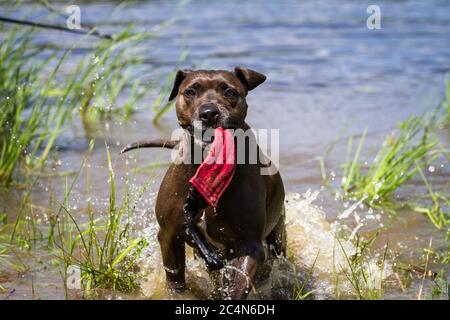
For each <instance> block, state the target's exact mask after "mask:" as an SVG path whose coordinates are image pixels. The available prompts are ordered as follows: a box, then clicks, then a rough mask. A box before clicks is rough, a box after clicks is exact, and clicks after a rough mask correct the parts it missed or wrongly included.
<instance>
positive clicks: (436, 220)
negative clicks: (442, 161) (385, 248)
mask: <svg viewBox="0 0 450 320" xmlns="http://www.w3.org/2000/svg"><path fill="white" fill-rule="evenodd" d="M417 169H418V172H419V174H420V177H421V178H422V180H423V182H424V184H425V186H426V187H427V190H428V193H429V199H430V200H431V206H428V207H424V206H421V205H419V204H409V206H410V207H411V208H412V209H413V210H415V211H417V212H420V213H422V214H424V215H425V216H426V217H427V218H428V219H429V220H430V221H431V222H432V223H433V225H434V226H435V227H436V228H437V229H442V228H443V227H445V226H449V225H450V212H448V211H445V209H444V207H446V208H447V210H450V199H449V198H448V196H449V195H445V194H442V193H439V192H436V191H433V188H432V185H431V183H430V182H429V181H428V180H427V178H426V177H425V174H424V173H423V170H422V169H421V167H420V165H419V164H417Z"/></svg>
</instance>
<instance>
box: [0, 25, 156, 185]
mask: <svg viewBox="0 0 450 320" xmlns="http://www.w3.org/2000/svg"><path fill="white" fill-rule="evenodd" d="M19 30H20V29H18V28H11V29H5V27H4V25H3V24H0V32H2V34H1V36H2V37H3V39H2V41H1V43H0V61H2V63H1V64H0V184H1V185H3V186H9V185H10V183H11V182H12V181H13V174H14V173H15V170H16V168H19V169H22V168H24V169H25V170H26V171H29V172H31V171H33V172H35V171H36V169H38V168H42V167H43V166H44V165H45V162H46V160H47V159H48V157H49V155H50V153H51V151H52V150H53V147H54V145H55V142H56V140H57V138H59V137H60V136H61V134H62V133H63V130H64V129H65V125H66V124H67V123H69V122H70V121H71V120H73V119H74V115H76V114H79V116H80V118H81V121H82V124H83V127H84V129H85V131H86V133H87V135H88V136H89V135H90V134H89V131H90V127H91V126H90V123H91V122H93V121H102V120H105V119H110V118H111V117H112V116H114V115H115V116H120V117H123V118H125V119H127V118H128V117H129V116H130V115H131V114H132V113H133V112H134V110H135V108H136V106H137V105H138V103H139V101H140V100H141V99H142V98H143V97H144V95H145V94H146V93H148V92H149V90H150V89H152V86H153V83H152V82H151V81H149V80H145V76H146V74H147V73H148V70H146V68H143V64H144V55H143V53H142V49H143V44H144V42H146V41H149V40H151V39H152V38H153V37H154V35H155V34H154V32H133V29H132V27H131V26H129V27H128V28H126V29H125V30H123V31H122V32H120V33H119V34H117V35H115V36H114V38H113V39H112V40H107V39H106V40H101V41H98V42H96V43H95V44H94V46H93V47H92V50H91V51H89V52H88V53H86V54H85V55H84V56H82V57H81V58H80V57H79V55H74V54H73V50H74V49H76V48H77V46H78V45H79V43H80V42H81V41H82V40H83V39H84V38H85V37H87V36H83V37H80V38H79V39H78V41H76V42H75V43H74V45H73V46H72V47H71V48H69V49H67V50H65V51H64V52H63V54H60V53H59V51H58V50H55V49H54V48H46V50H50V54H49V55H48V57H47V58H43V56H42V55H41V49H39V48H37V47H35V46H34V45H33V39H34V38H35V37H36V34H37V32H36V31H34V30H33V29H31V31H30V29H29V30H27V31H19ZM52 50H53V51H52ZM74 61H76V63H75V65H74V66H72V67H70V64H72V63H73V62H74ZM68 70H69V71H68ZM161 94H162V93H161ZM124 96H128V98H126V99H124ZM119 98H120V99H119ZM21 164H23V166H22V165H21Z"/></svg>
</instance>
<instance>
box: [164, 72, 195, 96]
mask: <svg viewBox="0 0 450 320" xmlns="http://www.w3.org/2000/svg"><path fill="white" fill-rule="evenodd" d="M191 71H192V70H188V69H183V70H178V71H177V75H176V76H175V81H174V82H173V88H172V92H171V93H170V96H169V101H172V100H173V99H175V98H176V96H177V95H178V89H179V88H180V85H181V83H182V82H183V80H184V78H186V75H187V74H188V73H189V72H191Z"/></svg>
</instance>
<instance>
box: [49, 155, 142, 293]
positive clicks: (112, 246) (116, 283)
mask: <svg viewBox="0 0 450 320" xmlns="http://www.w3.org/2000/svg"><path fill="white" fill-rule="evenodd" d="M91 148H92V147H91ZM106 153H107V157H108V167H109V185H110V195H109V208H108V214H107V219H106V221H103V219H102V218H101V217H100V216H98V214H96V213H95V212H94V210H93V208H92V206H91V203H90V191H89V182H87V188H88V190H87V194H88V216H89V219H88V222H86V223H81V222H79V221H78V220H77V218H76V216H75V213H74V212H73V211H72V210H71V209H70V205H69V203H68V199H69V194H70V187H69V186H68V185H67V187H66V196H65V199H66V201H65V203H61V204H60V205H61V208H62V210H63V211H64V216H63V219H62V220H61V222H60V223H59V224H58V239H59V241H58V243H59V244H58V245H57V246H58V247H59V252H60V254H59V257H60V258H61V259H62V261H63V265H64V270H63V272H62V274H63V279H64V285H65V286H66V285H67V281H68V274H67V272H68V269H69V267H76V268H79V270H80V272H81V279H80V280H81V284H82V289H83V292H84V293H85V296H86V297H89V296H90V295H91V293H92V291H93V290H94V289H111V290H117V291H124V292H128V291H132V290H135V289H136V288H137V279H138V273H137V272H136V267H137V264H136V263H137V259H138V258H139V256H140V254H141V251H142V250H143V249H144V248H145V247H146V246H147V242H146V240H145V239H143V238H141V237H133V234H132V229H131V224H130V223H131V217H132V214H133V210H134V206H133V203H132V201H131V199H132V196H131V194H130V192H128V191H127V193H126V197H125V199H124V201H123V202H122V203H120V204H117V203H116V191H115V179H114V172H113V169H112V165H111V158H110V154H109V148H108V147H107V146H106ZM88 180H89V179H88ZM65 288H66V289H67V287H65ZM66 292H67V290H66ZM66 294H67V293H66Z"/></svg>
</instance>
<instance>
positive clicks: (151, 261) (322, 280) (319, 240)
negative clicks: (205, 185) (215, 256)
mask: <svg viewBox="0 0 450 320" xmlns="http://www.w3.org/2000/svg"><path fill="white" fill-rule="evenodd" d="M318 196H319V191H310V190H308V191H307V192H306V193H304V194H299V193H289V194H288V195H287V196H286V200H285V207H286V227H287V240H288V258H287V259H286V258H278V259H275V261H272V262H271V265H272V271H271V273H270V277H269V279H268V280H266V281H265V282H263V283H260V284H259V285H257V288H256V290H254V291H252V292H251V293H250V296H249V298H253V299H259V298H282V299H289V298H291V297H292V293H293V288H294V287H295V285H296V283H297V284H298V283H299V282H301V281H303V280H304V278H305V275H306V274H307V273H308V272H309V271H312V278H311V279H310V281H309V282H310V283H309V285H308V286H307V287H308V289H311V290H314V298H316V299H326V298H332V297H333V296H334V290H335V283H336V277H340V279H339V291H340V292H341V293H343V294H351V293H352V286H351V284H350V282H348V281H347V280H346V278H345V277H343V276H342V272H348V262H347V258H346V256H347V257H350V256H352V255H355V254H356V253H357V248H355V246H354V245H353V244H352V243H351V241H350V240H347V239H348V238H347V239H344V238H337V237H336V235H337V234H339V231H341V230H342V229H349V228H348V226H347V225H345V224H344V223H343V222H342V220H337V221H335V222H333V223H330V222H329V221H327V219H326V214H325V212H324V211H323V210H322V209H321V208H320V207H319V206H317V205H315V204H314V203H313V202H314V201H315V200H317V198H318ZM153 200H154V199H153ZM360 204H361V202H356V203H355V204H353V205H351V206H349V208H348V209H346V210H345V211H344V212H343V213H342V214H341V215H339V218H341V219H343V218H348V217H351V216H352V215H353V216H354V215H357V214H356V212H355V210H356V209H357V207H358V206H359V205H360ZM147 215H148V213H147ZM141 218H142V217H141ZM146 219H147V222H146V227H145V228H144V229H143V230H142V232H141V236H143V237H144V238H145V239H147V241H148V242H149V246H148V247H147V248H146V249H145V250H144V252H143V255H142V260H141V265H142V270H143V274H145V277H144V280H143V281H142V284H141V288H142V292H143V294H144V295H145V296H147V297H151V298H159V299H165V298H174V296H170V295H168V294H167V293H166V290H165V284H164V281H165V280H164V279H165V275H164V269H163V267H162V262H161V255H160V251H159V244H158V242H157V230H158V227H157V223H156V219H155V217H154V212H150V217H148V216H147V218H146ZM358 221H361V219H360V220H358ZM358 229H359V227H358V226H357V227H356V228H355V229H353V231H354V232H353V233H356V231H357V230H358ZM344 251H345V252H344ZM186 259H187V261H186V283H187V288H188V290H187V293H186V294H184V295H182V296H179V298H184V299H186V298H188V299H189V298H197V299H199V298H200V299H205V298H210V297H212V295H211V292H212V291H213V290H214V285H215V284H217V282H214V280H211V279H210V276H209V274H208V272H207V271H206V268H205V266H204V264H203V261H201V259H198V258H195V257H194V255H193V252H192V249H190V248H188V249H187V254H186ZM363 267H364V268H367V272H368V273H369V274H370V275H371V277H373V279H371V284H372V285H373V286H377V285H378V284H379V281H381V279H383V278H385V277H387V276H388V275H389V274H390V267H389V266H388V267H386V266H385V268H384V270H383V272H381V270H380V267H379V266H378V264H377V263H376V261H375V260H370V261H368V262H367V263H365V264H364V266H363ZM230 269H232V267H231V266H230V265H228V266H227V267H226V268H225V269H224V270H222V271H221V272H220V274H221V275H222V277H226V276H227V273H229V271H230ZM232 271H233V272H234V271H235V270H234V269H233V270H232ZM377 277H378V278H377ZM213 278H214V277H213ZM219 290H220V291H222V292H226V291H227V288H220V289H219ZM175 298H178V297H175Z"/></svg>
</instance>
